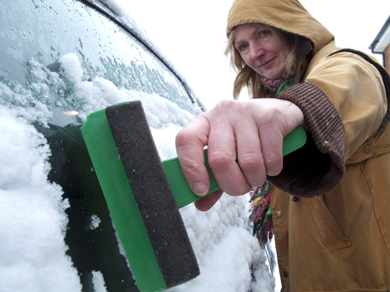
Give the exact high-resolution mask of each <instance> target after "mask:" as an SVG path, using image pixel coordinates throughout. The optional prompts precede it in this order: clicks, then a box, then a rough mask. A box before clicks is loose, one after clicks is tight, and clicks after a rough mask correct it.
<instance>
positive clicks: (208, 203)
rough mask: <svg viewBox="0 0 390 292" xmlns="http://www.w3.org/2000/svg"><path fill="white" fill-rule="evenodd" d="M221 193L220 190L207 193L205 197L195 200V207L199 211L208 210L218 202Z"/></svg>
mask: <svg viewBox="0 0 390 292" xmlns="http://www.w3.org/2000/svg"><path fill="white" fill-rule="evenodd" d="M222 194H223V191H222V190H218V191H215V192H213V193H211V194H209V195H207V196H206V197H203V198H201V199H199V200H197V201H196V202H195V207H196V208H197V209H198V210H199V211H203V212H205V211H208V210H210V209H211V208H212V207H213V206H214V205H215V203H216V202H218V200H219V199H220V198H221V196H222Z"/></svg>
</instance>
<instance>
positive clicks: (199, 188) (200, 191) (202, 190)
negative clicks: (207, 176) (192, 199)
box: [192, 183, 207, 196]
mask: <svg viewBox="0 0 390 292" xmlns="http://www.w3.org/2000/svg"><path fill="white" fill-rule="evenodd" d="M192 191H193V192H194V193H195V195H198V196H204V195H206V194H207V188H206V185H205V184H204V183H196V184H194V185H193V186H192Z"/></svg>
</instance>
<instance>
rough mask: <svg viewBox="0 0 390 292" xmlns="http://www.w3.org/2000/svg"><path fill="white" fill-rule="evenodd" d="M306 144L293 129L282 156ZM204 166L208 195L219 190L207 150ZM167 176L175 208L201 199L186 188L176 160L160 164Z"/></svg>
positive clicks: (301, 136) (299, 130) (300, 133)
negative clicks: (207, 179) (207, 178)
mask: <svg viewBox="0 0 390 292" xmlns="http://www.w3.org/2000/svg"><path fill="white" fill-rule="evenodd" d="M305 143H306V133H305V131H304V130H303V129H302V128H301V127H297V128H295V129H294V130H293V131H292V132H291V133H289V134H288V135H287V136H286V137H284V139H283V156H286V155H288V154H290V153H291V152H293V151H295V150H297V149H299V148H301V147H302V146H303V145H305ZM204 159H205V166H206V168H207V171H208V173H209V178H210V191H209V194H210V193H212V192H215V191H216V190H218V189H220V187H219V185H218V183H217V181H216V180H215V177H214V175H213V173H212V172H211V170H210V167H209V164H208V160H207V149H206V150H205V151H204ZM162 164H163V167H164V169H165V173H166V175H167V178H168V181H169V185H170V186H171V189H172V192H173V195H174V196H175V200H176V203H177V206H178V207H179V208H182V207H184V206H186V205H188V204H191V203H193V202H195V201H196V200H198V199H200V198H201V197H199V196H196V195H195V194H194V193H193V192H192V191H191V189H190V187H189V186H188V184H187V182H186V180H185V178H184V175H183V173H182V172H181V168H180V163H179V160H178V158H172V159H168V160H165V161H163V162H162Z"/></svg>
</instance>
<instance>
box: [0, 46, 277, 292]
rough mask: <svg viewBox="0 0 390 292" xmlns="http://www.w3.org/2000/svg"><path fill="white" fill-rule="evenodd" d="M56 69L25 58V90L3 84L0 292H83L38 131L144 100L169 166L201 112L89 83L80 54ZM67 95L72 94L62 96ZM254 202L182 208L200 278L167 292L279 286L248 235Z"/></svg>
mask: <svg viewBox="0 0 390 292" xmlns="http://www.w3.org/2000/svg"><path fill="white" fill-rule="evenodd" d="M59 62H60V70H59V72H52V71H50V70H48V69H47V68H46V67H45V66H44V65H43V64H41V63H40V62H38V61H37V60H36V59H34V58H31V59H30V60H28V65H29V67H30V74H31V76H30V77H31V78H30V84H29V86H28V87H27V88H26V87H23V86H21V85H20V84H19V83H18V82H16V81H10V82H9V83H8V84H5V83H0V97H1V98H0V139H1V143H0V165H1V167H0V238H1V240H0V283H1V286H0V291H29V292H35V291H40V292H41V291H50V292H52V291H81V289H82V286H81V284H80V280H79V277H78V275H77V270H76V269H75V268H74V267H73V265H72V261H71V258H70V257H69V256H67V255H66V251H67V249H68V247H67V245H66V244H65V241H64V236H65V231H66V227H67V222H68V218H67V215H66V213H65V210H66V209H67V208H68V207H69V203H68V201H66V200H63V199H62V189H61V187H60V186H59V185H57V184H54V183H50V182H49V181H48V178H47V177H48V173H49V171H50V168H51V166H50V164H49V163H48V158H49V157H50V155H51V151H50V148H49V146H48V143H47V141H46V139H45V138H44V137H43V135H42V134H40V133H39V132H38V131H37V130H36V128H35V127H34V126H33V125H32V123H38V124H40V125H42V126H44V127H45V126H46V127H47V125H48V123H49V122H50V121H51V120H52V118H53V115H54V113H55V111H58V110H60V107H62V108H66V109H67V110H68V111H69V112H70V111H71V110H75V109H76V108H77V111H78V114H77V116H67V117H66V118H65V119H68V120H66V122H70V121H71V122H73V123H75V124H81V123H83V122H84V121H85V119H86V117H87V116H88V114H90V113H92V112H94V111H96V110H100V109H102V108H105V107H107V106H109V105H111V104H114V103H119V102H123V101H131V100H141V101H142V104H143V107H144V109H145V112H146V116H147V120H148V123H149V126H150V128H151V132H152V135H153V137H154V139H155V142H156V147H157V150H158V152H159V154H160V157H161V159H162V160H165V159H168V158H172V157H174V156H176V151H175V145H174V142H175V136H176V134H177V132H178V131H179V130H180V129H181V128H182V127H184V126H185V125H187V124H188V123H190V122H191V121H192V120H193V119H194V118H195V117H196V115H197V114H199V113H200V110H199V109H198V108H197V109H195V108H194V110H193V112H192V113H190V112H188V111H186V110H184V109H182V108H181V107H179V106H178V105H176V104H175V103H173V102H171V101H169V100H168V99H166V98H164V96H160V95H159V94H157V93H153V94H151V93H144V92H139V91H135V90H127V89H125V88H123V87H117V86H116V85H115V84H114V83H113V82H111V81H110V80H107V79H105V78H102V77H94V78H88V79H87V78H85V72H84V71H83V66H82V65H81V64H82V63H81V61H80V60H79V58H78V56H77V55H76V54H74V53H69V54H64V55H62V56H60V57H59ZM48 84H50V86H49V85H48ZM69 87H70V88H71V89H72V90H71V94H68V95H65V94H64V92H65V90H67V88H69ZM50 92H57V93H58V94H57V96H56V101H55V103H56V106H57V107H52V102H53V101H52V100H51V95H50ZM76 97H77V98H76ZM75 113H76V112H75ZM91 171H93V169H91ZM248 199H249V198H248V197H247V196H241V197H230V196H227V195H224V196H223V197H222V198H221V199H220V200H219V201H218V202H217V204H216V205H215V206H214V207H213V208H212V209H211V210H210V211H208V212H200V211H198V210H196V208H195V207H194V205H193V204H191V205H189V206H186V207H184V208H182V209H181V210H180V212H181V214H182V217H183V220H184V223H185V226H186V229H187V232H188V234H189V237H190V240H191V243H192V245H193V248H194V251H195V254H196V256H197V259H198V263H199V266H200V270H201V274H200V276H199V277H197V278H196V279H194V280H192V281H190V282H188V283H185V284H183V285H180V286H177V287H174V288H171V289H170V290H169V291H171V292H180V291H202V292H204V291H205V292H207V291H226V292H229V291H231V292H247V291H253V292H257V291H262V292H263V291H265V292H267V291H273V289H274V286H275V280H274V278H273V277H272V276H271V275H270V273H269V271H268V267H267V265H266V257H265V254H264V251H263V250H262V249H261V248H260V246H259V244H258V242H257V240H256V239H255V238H254V237H252V236H251V234H250V233H249V232H248V221H247V220H248V219H247V210H248V208H249V206H248ZM99 224H100V219H99V218H98V217H97V216H96V215H94V216H92V217H91V218H90V222H89V225H88V226H86V227H87V228H89V229H96V228H99ZM120 249H121V250H122V248H121V246H120ZM92 275H93V285H94V287H95V291H98V292H100V291H102V292H103V291H107V289H106V287H105V283H104V279H103V275H102V273H101V272H100V271H93V273H92Z"/></svg>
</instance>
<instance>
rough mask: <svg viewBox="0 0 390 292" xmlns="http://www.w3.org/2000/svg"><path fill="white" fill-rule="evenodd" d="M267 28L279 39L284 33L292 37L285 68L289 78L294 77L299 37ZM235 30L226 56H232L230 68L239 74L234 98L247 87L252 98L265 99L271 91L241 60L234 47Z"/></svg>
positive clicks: (284, 64) (234, 88) (234, 89)
mask: <svg viewBox="0 0 390 292" xmlns="http://www.w3.org/2000/svg"><path fill="white" fill-rule="evenodd" d="M265 26H266V28H268V29H269V30H270V31H271V33H272V34H274V35H276V36H277V37H279V36H280V35H281V34H282V33H285V34H288V35H290V36H291V39H292V41H293V49H292V50H291V52H290V54H289V55H288V56H287V58H286V60H285V62H284V63H283V66H284V67H285V69H286V72H287V76H288V77H292V76H294V74H295V72H296V55H297V54H296V51H297V43H298V36H296V35H293V34H290V33H287V32H284V31H282V30H280V29H277V28H275V27H272V26H269V25H265ZM234 35H235V32H234V29H233V30H232V31H231V33H230V35H229V39H228V43H227V46H226V49H225V55H228V54H230V66H231V67H232V68H233V69H234V70H235V71H236V72H237V77H236V79H235V81H234V86H233V97H234V99H237V98H238V96H239V94H240V92H241V89H242V88H243V87H244V86H247V88H248V92H249V96H251V97H252V98H258V97H265V96H267V95H269V94H270V93H271V91H270V90H269V89H268V88H266V87H265V86H263V84H262V83H261V81H260V75H259V74H258V73H257V72H256V71H254V70H253V69H252V68H250V67H249V66H248V65H247V64H246V63H245V62H244V60H243V59H242V58H241V55H240V53H239V52H238V50H237V49H236V47H235V46H234Z"/></svg>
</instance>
